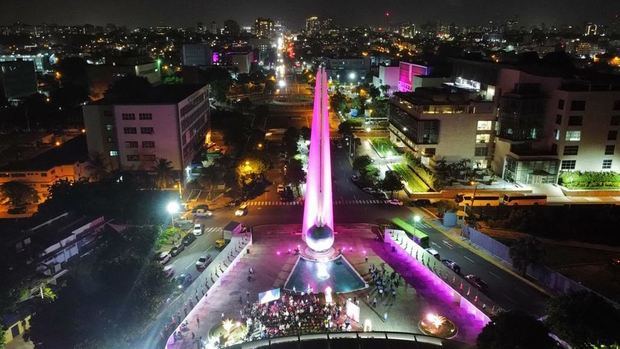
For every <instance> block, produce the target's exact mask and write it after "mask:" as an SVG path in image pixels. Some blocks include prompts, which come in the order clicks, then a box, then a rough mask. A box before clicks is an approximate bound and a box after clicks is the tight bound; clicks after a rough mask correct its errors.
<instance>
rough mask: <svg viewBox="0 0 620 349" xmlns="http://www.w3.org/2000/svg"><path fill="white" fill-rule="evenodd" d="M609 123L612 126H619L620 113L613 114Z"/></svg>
mask: <svg viewBox="0 0 620 349" xmlns="http://www.w3.org/2000/svg"><path fill="white" fill-rule="evenodd" d="M609 124H610V125H611V126H618V125H620V115H612V116H611V121H610V122H609Z"/></svg>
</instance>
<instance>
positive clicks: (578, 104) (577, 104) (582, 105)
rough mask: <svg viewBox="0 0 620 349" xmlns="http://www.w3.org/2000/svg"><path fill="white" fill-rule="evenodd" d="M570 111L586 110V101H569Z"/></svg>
mask: <svg viewBox="0 0 620 349" xmlns="http://www.w3.org/2000/svg"><path fill="white" fill-rule="evenodd" d="M570 110H586V101H571V102H570Z"/></svg>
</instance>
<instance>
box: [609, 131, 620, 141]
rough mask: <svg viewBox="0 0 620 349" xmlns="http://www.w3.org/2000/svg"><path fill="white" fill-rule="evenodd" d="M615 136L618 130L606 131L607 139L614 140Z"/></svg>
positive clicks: (616, 136)
mask: <svg viewBox="0 0 620 349" xmlns="http://www.w3.org/2000/svg"><path fill="white" fill-rule="evenodd" d="M617 138H618V131H616V130H613V131H609V132H607V140H608V141H615V140H616V139H617Z"/></svg>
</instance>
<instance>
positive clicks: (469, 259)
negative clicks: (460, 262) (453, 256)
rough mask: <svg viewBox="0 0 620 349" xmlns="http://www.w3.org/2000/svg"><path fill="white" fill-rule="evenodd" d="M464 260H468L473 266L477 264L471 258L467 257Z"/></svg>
mask: <svg viewBox="0 0 620 349" xmlns="http://www.w3.org/2000/svg"><path fill="white" fill-rule="evenodd" d="M463 258H465V259H467V260H468V261H470V262H472V263H473V264H476V262H474V261H473V260H472V259H471V258H469V257H467V256H463Z"/></svg>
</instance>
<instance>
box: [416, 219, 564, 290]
mask: <svg viewBox="0 0 620 349" xmlns="http://www.w3.org/2000/svg"><path fill="white" fill-rule="evenodd" d="M410 210H411V211H412V212H414V211H413V208H410ZM420 210H422V211H424V212H425V213H426V214H427V215H428V216H430V217H431V218H432V219H430V220H428V221H427V223H428V224H430V225H431V226H432V227H433V228H435V229H437V230H438V231H440V232H441V233H442V234H444V235H445V236H446V237H448V238H449V239H450V240H452V241H454V242H456V243H457V244H459V245H460V246H461V247H464V248H466V249H468V250H469V251H470V252H472V253H475V254H476V255H478V256H479V257H480V258H482V259H484V260H486V261H487V262H489V263H491V264H493V265H494V266H496V267H497V268H500V269H502V270H503V271H505V272H507V273H509V274H511V275H512V276H514V277H516V278H518V279H520V280H521V281H523V282H525V283H526V284H528V285H530V286H531V287H533V288H535V289H537V290H538V291H540V292H542V293H544V294H546V295H547V296H550V297H551V296H553V294H552V293H550V292H549V291H548V290H547V289H545V288H544V287H542V286H540V285H538V284H537V283H534V282H533V281H531V280H529V279H528V278H526V277H523V276H522V275H521V274H519V273H517V272H516V271H514V269H513V268H512V267H511V266H510V265H508V264H506V263H505V262H504V261H502V260H500V259H499V258H497V257H495V256H493V255H491V254H490V253H488V252H486V251H485V250H483V249H481V248H478V247H477V246H476V245H474V244H472V243H471V242H470V241H469V240H468V239H466V238H465V237H463V236H461V229H460V227H455V228H446V227H444V226H443V225H442V224H441V223H439V222H438V221H439V217H437V216H435V215H434V214H433V213H432V212H430V211H429V210H427V209H425V208H423V207H420Z"/></svg>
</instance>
